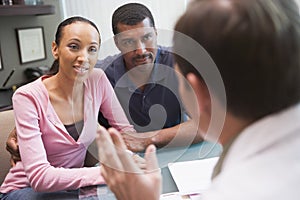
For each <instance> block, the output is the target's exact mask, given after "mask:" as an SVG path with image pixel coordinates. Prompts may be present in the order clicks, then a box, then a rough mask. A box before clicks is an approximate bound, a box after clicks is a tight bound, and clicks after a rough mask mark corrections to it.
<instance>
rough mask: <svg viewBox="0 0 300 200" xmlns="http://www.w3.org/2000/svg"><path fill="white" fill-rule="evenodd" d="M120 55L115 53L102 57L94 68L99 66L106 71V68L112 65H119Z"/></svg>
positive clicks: (120, 62)
mask: <svg viewBox="0 0 300 200" xmlns="http://www.w3.org/2000/svg"><path fill="white" fill-rule="evenodd" d="M122 63H123V62H122V55H121V54H120V53H119V54H115V55H112V56H107V57H106V58H104V59H101V60H98V61H97V63H96V65H95V68H101V69H102V70H104V71H106V70H107V69H108V68H112V67H114V66H115V65H116V64H118V65H120V64H122Z"/></svg>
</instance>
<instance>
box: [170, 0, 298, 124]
mask: <svg viewBox="0 0 300 200" xmlns="http://www.w3.org/2000/svg"><path fill="white" fill-rule="evenodd" d="M299 18H300V17H299V10H298V6H297V5H296V3H295V2H294V1H293V0H250V1H249V0H228V1H219V0H198V1H197V0H195V1H194V2H192V4H190V6H189V8H188V11H187V12H186V13H185V14H184V15H183V16H182V17H181V18H180V19H179V20H178V22H177V24H176V26H175V30H176V31H178V32H181V33H183V34H185V35H186V36H188V37H190V38H192V39H194V40H195V41H196V42H197V43H199V44H200V45H201V46H202V47H203V48H204V49H205V50H206V51H207V52H208V54H209V55H210V56H211V58H212V59H213V61H214V62H215V64H216V66H217V68H218V70H219V72H220V74H221V76H222V79H223V82H224V85H225V90H226V98H227V109H228V110H229V111H230V112H231V113H232V114H234V115H236V116H238V117H242V118H246V119H252V120H256V119H259V118H261V117H264V116H266V115H268V114H271V113H275V112H278V111H280V110H282V109H284V108H287V107H289V106H292V105H294V104H296V103H297V102H299V100H300V89H299V86H300V59H299V55H300V20H299ZM173 39H174V51H175V52H176V51H179V50H180V51H181V52H187V53H189V54H193V55H195V56H194V57H196V59H198V60H199V63H201V60H200V59H201V58H199V54H198V55H197V52H192V51H191V50H190V47H189V46H187V44H185V43H184V42H182V41H180V40H179V39H178V38H177V36H176V34H175V35H174V38H173ZM175 60H176V62H177V63H178V65H179V67H180V70H181V72H182V73H183V75H187V74H188V73H194V74H196V75H197V74H198V75H199V73H198V72H201V67H202V68H204V67H205V65H202V66H201V65H199V66H195V67H193V66H191V65H189V64H186V62H185V61H184V59H182V55H181V56H178V55H177V56H176V55H175ZM212 88H213V86H212ZM216 95H218V94H216Z"/></svg>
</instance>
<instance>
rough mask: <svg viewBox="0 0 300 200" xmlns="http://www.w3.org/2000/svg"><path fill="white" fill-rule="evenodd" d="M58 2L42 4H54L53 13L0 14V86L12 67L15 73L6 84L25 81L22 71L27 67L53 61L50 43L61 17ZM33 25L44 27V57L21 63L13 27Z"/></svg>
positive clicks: (55, 0) (52, 0)
mask: <svg viewBox="0 0 300 200" xmlns="http://www.w3.org/2000/svg"><path fill="white" fill-rule="evenodd" d="M60 3H61V2H60V0H44V4H48V5H54V6H55V14H54V15H42V16H29V15H28V16H0V27H1V30H0V48H1V55H2V61H3V62H2V67H3V69H2V70H1V71H0V88H1V87H2V85H3V83H4V81H5V79H6V78H7V76H8V75H9V73H10V72H11V70H12V69H15V73H14V74H13V76H12V77H11V80H10V81H9V82H8V85H7V86H12V85H13V84H19V83H22V82H24V81H26V78H25V76H24V73H23V72H24V70H25V69H26V68H27V67H35V66H43V65H47V66H51V64H52V62H53V57H52V54H51V43H52V41H53V39H54V34H55V30H56V27H57V25H58V23H59V22H60V21H61V20H62V19H63V17H62V14H61V13H62V12H61V7H60ZM34 26H43V27H44V39H45V48H46V59H45V60H42V61H36V62H31V63H26V64H21V63H20V58H19V52H18V43H17V36H16V33H15V29H16V28H24V27H34Z"/></svg>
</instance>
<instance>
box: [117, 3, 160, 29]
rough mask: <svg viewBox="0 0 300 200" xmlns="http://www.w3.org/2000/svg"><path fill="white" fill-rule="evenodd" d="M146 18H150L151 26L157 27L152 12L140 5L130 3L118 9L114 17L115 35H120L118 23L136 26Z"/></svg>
mask: <svg viewBox="0 0 300 200" xmlns="http://www.w3.org/2000/svg"><path fill="white" fill-rule="evenodd" d="M145 18H149V20H150V23H151V26H152V27H155V23H154V19H153V16H152V13H151V12H150V10H149V9H148V8H147V7H146V6H144V5H143V4H139V3H128V4H125V5H122V6H121V7H119V8H117V10H115V12H114V13H113V16H112V29H113V33H114V35H116V34H118V33H119V32H118V28H117V25H118V23H122V24H126V25H136V24H138V23H140V22H142V21H143V20H144V19H145Z"/></svg>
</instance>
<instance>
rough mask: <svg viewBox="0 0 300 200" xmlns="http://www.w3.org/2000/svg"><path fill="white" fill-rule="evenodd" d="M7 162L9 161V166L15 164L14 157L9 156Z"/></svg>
mask: <svg viewBox="0 0 300 200" xmlns="http://www.w3.org/2000/svg"><path fill="white" fill-rule="evenodd" d="M9 162H10V166H11V167H14V166H16V163H15V161H14V159H13V158H12V157H11V158H10V160H9Z"/></svg>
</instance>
